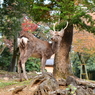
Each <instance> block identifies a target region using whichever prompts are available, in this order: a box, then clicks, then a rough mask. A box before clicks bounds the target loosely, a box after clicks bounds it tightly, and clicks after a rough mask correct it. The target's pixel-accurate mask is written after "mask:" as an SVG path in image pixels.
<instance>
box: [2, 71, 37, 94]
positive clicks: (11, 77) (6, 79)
mask: <svg viewBox="0 0 95 95" xmlns="http://www.w3.org/2000/svg"><path fill="white" fill-rule="evenodd" d="M35 75H36V73H34V72H33V73H29V74H28V77H31V78H32V77H33V76H35ZM30 81H31V79H30V80H29V81H22V82H19V77H18V74H17V73H11V72H6V71H0V84H3V83H4V85H2V86H1V85H0V95H13V91H14V89H16V88H19V87H21V86H24V85H26V84H29V83H30ZM7 84H8V85H7ZM15 95H16V94H15ZM17 95H29V93H27V91H26V92H25V91H24V93H23V92H22V93H20V94H19V93H17Z"/></svg>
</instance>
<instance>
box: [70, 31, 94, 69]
mask: <svg viewBox="0 0 95 95" xmlns="http://www.w3.org/2000/svg"><path fill="white" fill-rule="evenodd" d="M94 41H95V35H94V34H93V33H89V32H87V31H79V32H78V31H76V32H74V37H73V46H72V47H73V48H72V51H73V52H72V55H71V56H73V58H74V59H73V64H76V65H77V66H79V65H81V64H85V65H87V66H90V67H89V68H87V69H88V70H90V68H92V67H93V63H94V61H95V60H94V59H93V61H92V62H91V59H92V58H93V57H94V56H95V44H94V43H93V42H94ZM90 63H91V64H90ZM73 66H74V65H73ZM75 68H76V66H75ZM77 69H79V68H77Z"/></svg>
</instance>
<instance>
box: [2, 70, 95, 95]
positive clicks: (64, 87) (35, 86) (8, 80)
mask: <svg viewBox="0 0 95 95" xmlns="http://www.w3.org/2000/svg"><path fill="white" fill-rule="evenodd" d="M27 75H28V77H29V80H28V81H25V80H23V81H22V82H19V77H18V73H12V72H6V71H0V95H95V81H91V80H89V81H87V80H82V79H79V78H76V77H75V76H69V77H68V78H67V79H66V80H65V79H61V80H59V81H57V80H56V79H55V78H54V77H53V75H52V74H51V73H46V74H37V73H36V72H30V73H27ZM70 93H71V94H70Z"/></svg>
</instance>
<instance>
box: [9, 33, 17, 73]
mask: <svg viewBox="0 0 95 95" xmlns="http://www.w3.org/2000/svg"><path fill="white" fill-rule="evenodd" d="M17 37H18V33H16V34H15V36H14V46H13V48H14V49H13V56H12V61H11V64H10V68H9V71H11V72H16V64H17V60H18V56H17V53H18V48H17Z"/></svg>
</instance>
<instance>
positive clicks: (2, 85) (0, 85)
mask: <svg viewBox="0 0 95 95" xmlns="http://www.w3.org/2000/svg"><path fill="white" fill-rule="evenodd" d="M17 83H18V82H12V81H9V82H0V88H4V87H6V86H9V85H13V84H17Z"/></svg>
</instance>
